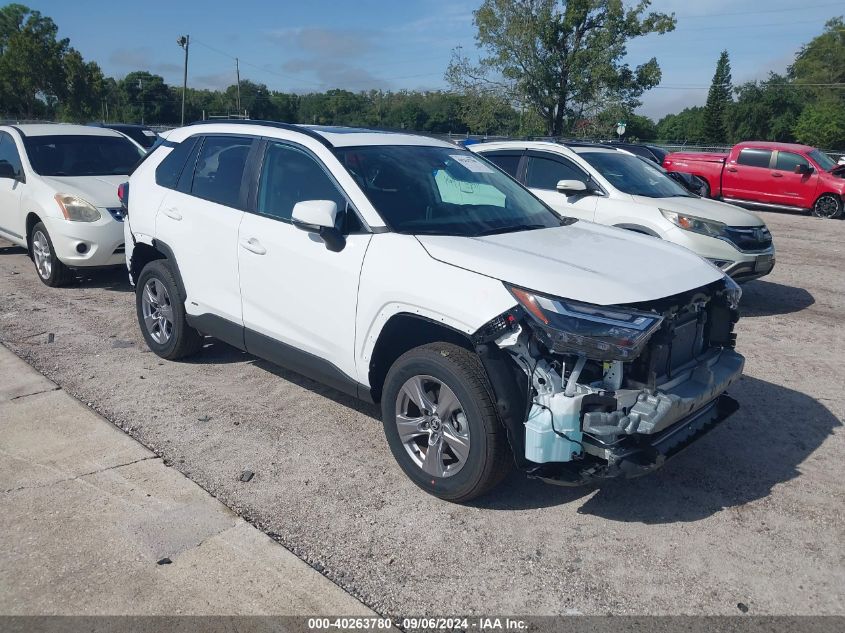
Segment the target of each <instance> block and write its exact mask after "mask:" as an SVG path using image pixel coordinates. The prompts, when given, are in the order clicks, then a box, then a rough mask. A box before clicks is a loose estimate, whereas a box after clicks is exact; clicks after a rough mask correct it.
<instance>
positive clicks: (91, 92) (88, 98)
mask: <svg viewBox="0 0 845 633" xmlns="http://www.w3.org/2000/svg"><path fill="white" fill-rule="evenodd" d="M63 65H64V77H65V86H64V88H63V90H62V98H61V99H60V101H59V112H60V117H61V118H62V120H65V121H92V120H94V119H99V118H104V117H105V111H104V110H105V107H104V106H105V102H104V98H105V79H104V77H103V71H102V70H100V67H99V66H98V65H97V64H96V63H95V62H87V63H86V62H85V60H84V59H82V55H80V54H79V51H77V50H75V49H73V48H71V49H70V50H69V51H68V53H67V54H66V55H65V57H64V60H63Z"/></svg>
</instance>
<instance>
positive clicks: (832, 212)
mask: <svg viewBox="0 0 845 633" xmlns="http://www.w3.org/2000/svg"><path fill="white" fill-rule="evenodd" d="M838 213H839V201H838V200H837V199H836V198H834V197H833V196H822V197H821V198H819V199H818V200H816V204H815V205H814V206H813V215H815V216H816V217H817V218H833V217H836V215H837V214H838Z"/></svg>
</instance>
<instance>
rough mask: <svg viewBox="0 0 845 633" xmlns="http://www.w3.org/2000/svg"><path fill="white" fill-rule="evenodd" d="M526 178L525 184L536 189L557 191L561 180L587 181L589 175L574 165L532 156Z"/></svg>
mask: <svg viewBox="0 0 845 633" xmlns="http://www.w3.org/2000/svg"><path fill="white" fill-rule="evenodd" d="M525 180H526V182H525V184H526V185H527V186H529V187H532V188H534V189H548V190H549V191H555V190H556V189H557V183H558V182H559V181H561V180H580V181H581V182H587V176H586V174H585V173H584V172H583V171H581V170H580V169H578V168H576V167H575V166H574V165H571V164H568V163H566V164H565V163H562V162H558V161H556V160H551V159H549V158H540V157H539V156H532V157H531V158H529V159H528V176H527V177H526V179H525Z"/></svg>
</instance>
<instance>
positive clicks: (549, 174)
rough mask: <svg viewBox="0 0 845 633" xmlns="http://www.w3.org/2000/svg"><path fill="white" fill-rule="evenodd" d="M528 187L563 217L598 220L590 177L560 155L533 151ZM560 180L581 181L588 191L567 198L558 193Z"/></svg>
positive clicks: (528, 174)
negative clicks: (595, 218) (596, 218)
mask: <svg viewBox="0 0 845 633" xmlns="http://www.w3.org/2000/svg"><path fill="white" fill-rule="evenodd" d="M527 159H528V167H527V169H526V172H525V186H526V187H528V188H529V189H531V192H532V193H533V194H534V195H536V196H537V197H538V198H540V199H541V200H542V201H543V202H545V203H546V204H548V205H549V206H550V207H551V208H552V209H554V210H555V211H557V212H558V213H560V214H561V215H564V216H568V217H575V218H580V219H582V220H590V221H592V220H593V218H594V217H595V212H596V203H597V201H598V196H597V195H596V193H595V192H594V191H593V188H594V186H595V185H594V184H593V183H591V182H590V177H589V175H588V174H587V173H586V172H585V171H583V170H582V169H581V168H580V167H578V166H577V165H575V163H573V162H572V161H570V160H568V159H567V158H565V157H563V156H560V155H558V154H553V153H551V152H543V151H538V150H530V151H529V152H527ZM561 180H579V181H581V182H583V183H584V184H585V185H587V191H585V192H579V193H576V194H572V195H566V194H563V193H561V192H559V191H558V190H557V183H558V182H560V181H561Z"/></svg>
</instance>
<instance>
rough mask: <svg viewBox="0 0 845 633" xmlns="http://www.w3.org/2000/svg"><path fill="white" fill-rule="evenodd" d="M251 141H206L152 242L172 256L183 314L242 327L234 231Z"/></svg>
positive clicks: (166, 205) (164, 207) (169, 200)
mask: <svg viewBox="0 0 845 633" xmlns="http://www.w3.org/2000/svg"><path fill="white" fill-rule="evenodd" d="M252 143H253V139H252V138H249V137H240V136H206V137H205V138H204V139H201V145H200V146H199V148H198V149H199V154H198V155H197V158H196V162H195V163H193V162H191V160H190V159H189V161H188V165H187V166H186V167H185V174H184V177H185V180H180V183H179V185H180V186H179V189H180V190H177V191H171V192H169V193H168V194H167V196H166V197H165V198H164V200H162V203H161V206H160V207H159V210H158V214H157V216H156V229H155V230H156V239H157V240H159V241H161V242H164V244H166V245H167V246H168V247H170V248H171V249H172V251H173V254H174V256H175V258H176V263H177V265H178V267H179V273H180V274H181V276H182V281H183V282H184V284H185V291H186V294H187V300H186V302H185V309H186V311H187V312H188V314H191V315H194V316H201V315H214V316H217V317H223V318H224V319H226V320H228V321H231V322H233V323H236V324H239V325H240V324H241V323H242V313H241V291H240V284H239V282H238V228H239V226H240V224H241V220H242V219H243V217H244V212H243V211H242V210H241V209H242V208H243V205H244V202H243V201H244V200H245V199H246V194H245V189H244V188H243V187H242V181H243V180H244V170H245V165H246V161H247V156H248V154H249V151H250V148H251V146H252Z"/></svg>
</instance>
